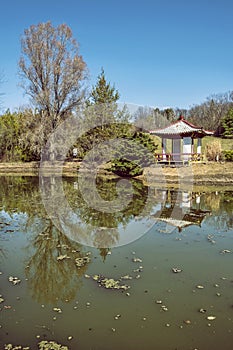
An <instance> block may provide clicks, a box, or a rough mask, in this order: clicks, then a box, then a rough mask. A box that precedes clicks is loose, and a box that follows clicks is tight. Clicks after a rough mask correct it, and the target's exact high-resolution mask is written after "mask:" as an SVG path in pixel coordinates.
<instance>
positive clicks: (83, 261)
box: [75, 256, 91, 267]
mask: <svg viewBox="0 0 233 350" xmlns="http://www.w3.org/2000/svg"><path fill="white" fill-rule="evenodd" d="M90 261H91V259H90V258H89V256H84V257H82V258H76V259H75V264H76V266H77V267H83V266H85V265H86V264H88V263H89V262H90Z"/></svg>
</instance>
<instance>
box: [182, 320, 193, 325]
mask: <svg viewBox="0 0 233 350" xmlns="http://www.w3.org/2000/svg"><path fill="white" fill-rule="evenodd" d="M184 323H185V324H188V325H190V324H191V323H192V322H191V321H190V320H184Z"/></svg>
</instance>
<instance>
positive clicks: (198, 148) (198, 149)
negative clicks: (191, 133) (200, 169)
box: [197, 138, 201, 154]
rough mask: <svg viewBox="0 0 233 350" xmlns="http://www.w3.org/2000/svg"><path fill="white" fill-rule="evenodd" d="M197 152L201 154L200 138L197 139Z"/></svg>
mask: <svg viewBox="0 0 233 350" xmlns="http://www.w3.org/2000/svg"><path fill="white" fill-rule="evenodd" d="M197 154H201V138H198V139H197Z"/></svg>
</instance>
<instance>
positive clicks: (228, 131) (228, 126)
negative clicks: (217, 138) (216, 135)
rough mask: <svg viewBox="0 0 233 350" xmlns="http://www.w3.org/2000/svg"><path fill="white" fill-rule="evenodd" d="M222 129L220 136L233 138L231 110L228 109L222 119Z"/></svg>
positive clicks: (232, 111)
mask: <svg viewBox="0 0 233 350" xmlns="http://www.w3.org/2000/svg"><path fill="white" fill-rule="evenodd" d="M222 127H223V129H224V131H223V133H222V135H223V136H224V137H227V138H233V108H230V109H229V111H228V113H227V114H226V116H225V117H224V118H223V120H222Z"/></svg>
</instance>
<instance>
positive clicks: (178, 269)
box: [172, 267, 183, 273]
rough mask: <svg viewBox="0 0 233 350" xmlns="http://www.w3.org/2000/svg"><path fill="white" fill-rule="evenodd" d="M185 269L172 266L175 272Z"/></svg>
mask: <svg viewBox="0 0 233 350" xmlns="http://www.w3.org/2000/svg"><path fill="white" fill-rule="evenodd" d="M182 271H183V270H182V269H180V268H178V267H173V268H172V272H174V273H179V272H182Z"/></svg>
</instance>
